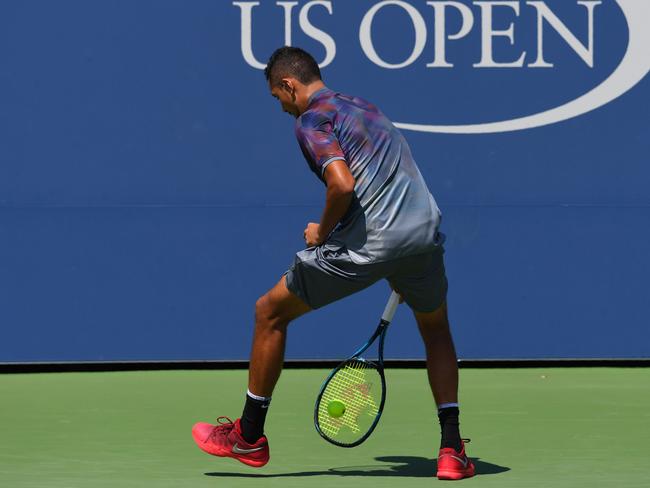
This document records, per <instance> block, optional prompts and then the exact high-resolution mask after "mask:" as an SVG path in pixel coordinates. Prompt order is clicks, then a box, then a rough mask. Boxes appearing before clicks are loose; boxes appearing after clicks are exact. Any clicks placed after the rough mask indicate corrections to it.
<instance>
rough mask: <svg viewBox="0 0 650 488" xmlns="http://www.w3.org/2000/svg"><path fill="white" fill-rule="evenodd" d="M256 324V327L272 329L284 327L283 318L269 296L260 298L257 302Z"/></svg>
mask: <svg viewBox="0 0 650 488" xmlns="http://www.w3.org/2000/svg"><path fill="white" fill-rule="evenodd" d="M255 324H256V327H264V328H270V329H274V328H278V327H280V326H282V325H283V321H282V317H280V314H279V313H278V310H277V307H276V306H275V305H274V304H273V302H272V300H271V299H270V298H269V297H268V295H263V296H261V297H259V298H258V299H257V301H256V302H255Z"/></svg>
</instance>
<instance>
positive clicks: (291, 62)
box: [264, 46, 321, 86]
mask: <svg viewBox="0 0 650 488" xmlns="http://www.w3.org/2000/svg"><path fill="white" fill-rule="evenodd" d="M264 76H266V79H267V81H269V82H270V83H271V85H272V86H276V85H278V84H279V83H280V80H282V78H284V77H285V76H291V77H292V78H296V79H297V80H298V81H300V83H303V84H305V85H307V84H309V83H312V82H314V81H318V80H320V79H321V77H320V68H319V67H318V63H317V62H316V60H315V59H314V58H313V57H312V55H311V54H309V53H308V52H307V51H305V50H303V49H300V48H299V47H289V46H285V47H281V48H279V49H276V50H275V52H274V53H273V54H271V57H270V58H269V62H268V63H267V65H266V68H264Z"/></svg>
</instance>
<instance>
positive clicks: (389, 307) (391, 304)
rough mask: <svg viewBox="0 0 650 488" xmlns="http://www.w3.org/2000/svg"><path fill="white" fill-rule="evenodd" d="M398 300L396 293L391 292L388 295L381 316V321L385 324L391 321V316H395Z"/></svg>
mask: <svg viewBox="0 0 650 488" xmlns="http://www.w3.org/2000/svg"><path fill="white" fill-rule="evenodd" d="M399 299H400V296H399V295H398V294H397V293H395V292H393V293H391V294H390V298H389V299H388V303H387V304H386V308H385V309H384V313H383V314H382V315H381V320H383V321H384V322H386V323H389V322H390V321H391V320H393V315H395V310H397V306H398V305H399Z"/></svg>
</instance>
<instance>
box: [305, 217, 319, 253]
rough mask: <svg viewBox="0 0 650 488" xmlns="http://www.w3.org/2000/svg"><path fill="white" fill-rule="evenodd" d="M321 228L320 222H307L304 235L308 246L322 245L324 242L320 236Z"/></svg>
mask: <svg viewBox="0 0 650 488" xmlns="http://www.w3.org/2000/svg"><path fill="white" fill-rule="evenodd" d="M319 229H320V225H319V224H315V223H314V222H309V223H308V224H307V228H306V229H305V232H304V233H303V236H304V238H305V244H307V247H311V246H320V245H321V244H322V243H323V239H322V237H321V236H320V233H319Z"/></svg>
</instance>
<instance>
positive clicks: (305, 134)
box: [296, 113, 345, 179]
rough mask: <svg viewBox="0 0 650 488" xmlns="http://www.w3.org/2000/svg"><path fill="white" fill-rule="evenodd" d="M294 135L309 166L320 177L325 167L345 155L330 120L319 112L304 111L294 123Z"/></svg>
mask: <svg viewBox="0 0 650 488" xmlns="http://www.w3.org/2000/svg"><path fill="white" fill-rule="evenodd" d="M296 137H297V138H298V144H299V145H300V149H301V150H302V153H303V155H304V156H305V159H306V160H307V163H308V164H309V167H310V168H311V169H312V171H314V173H316V174H317V175H318V176H319V177H320V178H321V179H322V178H323V174H324V173H325V168H327V166H328V165H329V164H330V163H332V162H334V161H336V160H343V161H345V155H344V154H343V150H342V149H341V146H340V145H339V141H338V139H337V137H336V134H334V132H333V128H332V121H331V120H329V119H328V118H327V117H325V116H323V115H320V114H310V113H305V114H303V116H302V117H300V120H299V121H298V123H297V124H296Z"/></svg>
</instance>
